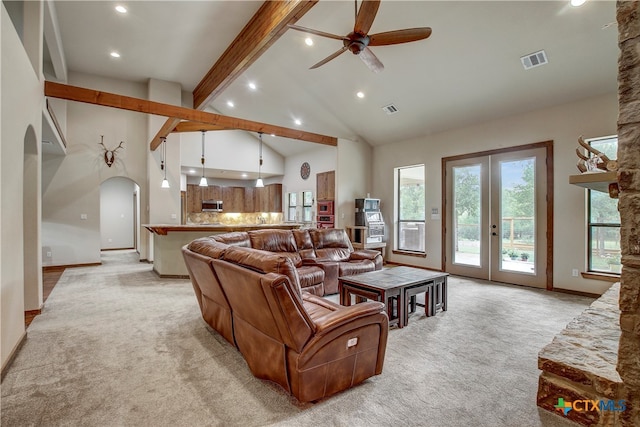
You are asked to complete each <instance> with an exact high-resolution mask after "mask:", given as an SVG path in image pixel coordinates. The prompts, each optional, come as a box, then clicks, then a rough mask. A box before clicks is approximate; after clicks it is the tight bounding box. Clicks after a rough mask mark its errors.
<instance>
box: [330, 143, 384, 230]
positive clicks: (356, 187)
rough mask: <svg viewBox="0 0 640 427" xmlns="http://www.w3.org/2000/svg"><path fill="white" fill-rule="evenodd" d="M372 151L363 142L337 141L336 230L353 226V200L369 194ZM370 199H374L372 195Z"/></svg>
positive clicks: (354, 210) (354, 209) (371, 173)
mask: <svg viewBox="0 0 640 427" xmlns="http://www.w3.org/2000/svg"><path fill="white" fill-rule="evenodd" d="M372 158H373V149H372V148H371V146H370V145H369V144H367V143H364V142H354V141H349V140H346V139H339V140H338V167H337V170H336V206H335V210H336V228H344V227H345V226H347V225H354V224H355V212H356V208H355V199H357V198H362V197H366V195H367V193H370V192H371V177H372V175H373V169H372V168H371V162H372ZM372 197H376V195H375V194H372Z"/></svg>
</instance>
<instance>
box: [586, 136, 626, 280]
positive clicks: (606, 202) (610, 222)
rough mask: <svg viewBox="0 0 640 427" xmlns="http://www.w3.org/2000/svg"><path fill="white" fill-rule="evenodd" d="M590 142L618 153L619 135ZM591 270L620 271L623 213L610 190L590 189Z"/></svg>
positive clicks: (606, 151) (613, 154) (610, 154)
mask: <svg viewBox="0 0 640 427" xmlns="http://www.w3.org/2000/svg"><path fill="white" fill-rule="evenodd" d="M587 142H589V144H590V145H591V146H592V147H593V148H595V149H596V150H599V151H601V152H603V153H604V154H606V155H607V157H609V158H610V159H615V158H616V157H617V151H618V137H617V136H610V137H606V138H597V139H591V140H588V141H587ZM587 209H588V211H587V221H588V224H587V242H588V246H587V247H588V249H587V251H588V253H587V258H588V268H587V269H588V270H589V271H593V272H600V273H612V274H619V273H620V267H621V264H620V213H619V212H618V200H617V199H612V198H610V197H609V194H608V193H603V192H601V191H594V190H587Z"/></svg>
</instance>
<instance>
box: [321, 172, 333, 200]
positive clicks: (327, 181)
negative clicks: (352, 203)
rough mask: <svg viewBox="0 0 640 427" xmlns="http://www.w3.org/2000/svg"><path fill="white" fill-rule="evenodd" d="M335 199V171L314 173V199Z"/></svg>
mask: <svg viewBox="0 0 640 427" xmlns="http://www.w3.org/2000/svg"><path fill="white" fill-rule="evenodd" d="M335 199H336V171H328V172H322V173H318V174H316V200H335Z"/></svg>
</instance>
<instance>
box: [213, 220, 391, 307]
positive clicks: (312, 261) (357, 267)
mask: <svg viewBox="0 0 640 427" xmlns="http://www.w3.org/2000/svg"><path fill="white" fill-rule="evenodd" d="M210 238H211V239H213V240H215V241H217V242H220V243H223V244H225V245H230V246H240V247H246V248H253V249H260V250H264V251H269V252H273V253H276V254H279V255H283V256H286V257H287V258H289V259H291V261H292V262H293V264H294V265H295V267H296V269H297V271H298V276H299V278H300V285H301V287H302V289H304V290H306V291H308V292H310V293H312V294H315V295H319V296H323V295H329V294H335V293H337V292H338V277H340V276H347V275H352V274H359V273H366V272H368V271H374V270H380V269H382V255H380V252H378V251H372V250H366V249H365V250H362V249H361V250H357V251H356V250H354V249H353V246H352V245H351V241H350V240H349V237H348V236H347V233H346V232H345V231H344V230H342V229H302V230H275V229H266V230H253V231H248V232H232V233H224V234H216V235H213V236H211V237H210Z"/></svg>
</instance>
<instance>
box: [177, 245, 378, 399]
mask: <svg viewBox="0 0 640 427" xmlns="http://www.w3.org/2000/svg"><path fill="white" fill-rule="evenodd" d="M182 252H183V255H184V259H185V263H186V265H187V268H188V270H189V275H190V276H191V281H192V284H193V288H194V290H195V293H196V297H197V299H198V304H199V305H200V309H201V311H202V316H203V318H204V319H205V321H206V322H207V323H208V324H209V325H211V326H212V327H213V328H214V329H215V330H216V331H218V332H219V333H220V334H221V335H222V336H223V337H224V338H226V339H227V340H228V341H229V342H230V343H231V344H233V345H235V346H236V347H237V348H238V350H239V351H240V352H241V353H242V355H243V357H244V359H245V360H246V362H247V365H248V366H249V369H250V370H251V372H252V373H253V374H254V375H255V376H256V377H258V378H262V379H266V380H271V381H273V382H275V383H277V384H279V385H280V386H282V387H283V388H284V389H285V390H286V391H287V392H289V393H291V394H293V395H294V396H295V397H296V398H297V399H298V400H299V401H301V402H309V401H315V400H319V399H322V398H324V397H327V396H330V395H332V394H334V393H337V392H339V391H342V390H345V389H347V388H350V387H352V386H354V385H356V384H358V383H361V382H362V381H364V380H366V379H367V378H369V377H371V376H373V375H378V374H380V373H381V372H382V367H383V363H384V355H385V349H386V342H387V334H388V328H389V323H388V318H387V315H386V313H385V311H384V305H383V304H382V303H379V302H374V301H368V302H365V303H361V304H356V305H353V306H350V307H344V306H341V305H338V304H335V303H332V302H330V301H327V300H325V299H323V298H320V297H318V296H316V295H313V294H311V293H309V292H306V291H303V290H302V289H301V283H300V279H299V275H298V270H299V269H298V268H296V267H295V264H294V261H293V260H292V257H290V256H287V255H283V254H279V253H273V252H268V251H264V250H259V249H254V248H249V247H242V245H230V244H226V243H221V242H219V241H216V240H214V239H212V238H204V239H197V240H195V241H193V242H191V243H190V244H189V245H187V246H184V247H183V248H182ZM293 258H295V257H293Z"/></svg>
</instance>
